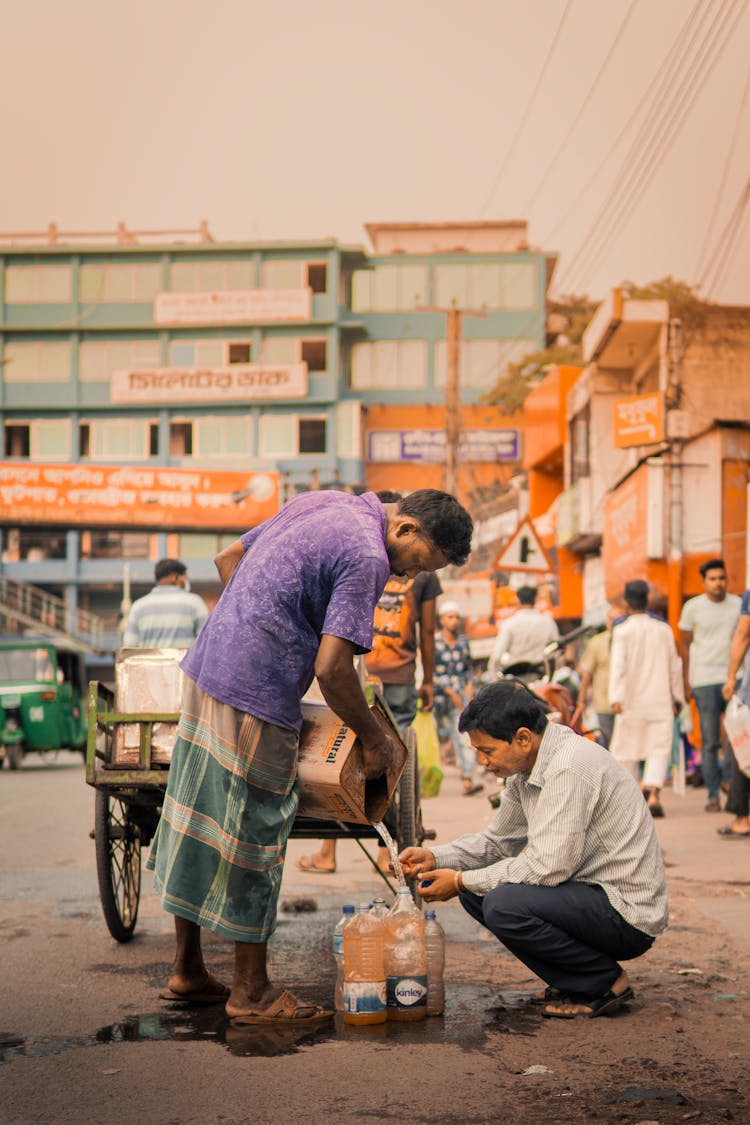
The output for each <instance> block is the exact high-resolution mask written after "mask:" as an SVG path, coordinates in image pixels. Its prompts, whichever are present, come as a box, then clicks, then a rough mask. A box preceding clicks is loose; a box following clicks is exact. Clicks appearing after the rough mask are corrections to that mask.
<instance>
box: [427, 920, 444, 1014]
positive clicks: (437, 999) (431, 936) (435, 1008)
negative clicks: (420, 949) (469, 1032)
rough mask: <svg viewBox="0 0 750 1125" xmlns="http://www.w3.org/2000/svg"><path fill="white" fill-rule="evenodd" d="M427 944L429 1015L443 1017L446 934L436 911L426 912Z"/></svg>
mask: <svg viewBox="0 0 750 1125" xmlns="http://www.w3.org/2000/svg"><path fill="white" fill-rule="evenodd" d="M424 917H425V926H424V933H425V943H426V945H427V1015H428V1016H442V1014H443V1012H444V1011H445V986H444V984H443V970H444V969H445V934H444V932H443V927H442V926H441V925H440V923H439V922H438V920H437V918H436V917H435V911H434V910H426V911H425V915H424Z"/></svg>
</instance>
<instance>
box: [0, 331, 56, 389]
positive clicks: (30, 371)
mask: <svg viewBox="0 0 750 1125" xmlns="http://www.w3.org/2000/svg"><path fill="white" fill-rule="evenodd" d="M4 360H5V362H4V364H3V369H2V370H3V378H4V380H5V382H6V383H67V382H68V380H69V379H70V372H71V349H70V343H69V342H68V341H67V340H57V341H55V342H45V343H42V342H41V341H39V342H37V343H27V342H26V341H25V340H24V341H17V340H11V341H8V342H6V344H5V354H4Z"/></svg>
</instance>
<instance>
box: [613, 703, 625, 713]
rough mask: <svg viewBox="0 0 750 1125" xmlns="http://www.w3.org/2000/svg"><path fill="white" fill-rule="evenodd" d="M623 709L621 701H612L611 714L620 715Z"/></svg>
mask: <svg viewBox="0 0 750 1125" xmlns="http://www.w3.org/2000/svg"><path fill="white" fill-rule="evenodd" d="M624 710H625V708H624V707H623V705H622V703H613V704H612V714H613V715H621V714H622V713H623V711H624Z"/></svg>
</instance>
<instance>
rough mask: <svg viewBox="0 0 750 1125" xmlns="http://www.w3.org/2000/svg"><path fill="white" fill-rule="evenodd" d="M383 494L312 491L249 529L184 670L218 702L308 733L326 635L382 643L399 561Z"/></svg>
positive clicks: (359, 648)
mask: <svg viewBox="0 0 750 1125" xmlns="http://www.w3.org/2000/svg"><path fill="white" fill-rule="evenodd" d="M385 531H386V517H385V511H384V510H383V505H382V504H381V503H380V501H379V500H378V498H377V496H376V495H375V493H374V492H367V493H365V494H364V496H351V495H349V494H347V493H345V492H334V491H324V492H307V493H304V494H303V495H301V496H297V497H296V498H295V499H294V500H291V501H290V502H289V503H288V504H286V505H285V506H284V507H283V508H282V509H281V511H280V512H279V513H278V514H277V515H275V516H274V517H273V519H270V520H267V521H266V522H265V523H263V524H261V525H260V527H256V528H253V529H252V531H248V532H246V533H245V535H243V536H242V543H243V546H244V548H245V554H244V555H243V556H242V559H241V560H240V563H239V565H238V566H237V569H236V570H235V572H234V574H233V575H232V577H231V578H230V580H229V582H228V583H227V586H226V589H225V590H224V592H223V593H222V595H221V597H220V598H219V601H218V603H217V605H216V608H215V609H214V611H213V613H212V614H211V616H210V617H209V619H208V621H207V622H206V624H205V625H204V626H203V629H202V630H201V633H200V635H199V637H198V639H197V640H196V642H195V644H194V645H193V647H192V648H191V649H190V652H189V653H188V654H187V656H186V657H185V659H184V660H183V662H182V670H183V672H185V674H186V675H187V676H189V677H190V679H191V680H195V682H196V683H197V684H198V687H199V688H201V689H202V690H203V691H205V692H206V693H207V694H208V695H211V696H213V697H214V699H218V700H220V701H221V702H222V703H229V704H230V705H231V706H232V707H236V708H237V709H238V710H240V711H246V712H247V713H248V714H251V715H255V716H257V717H258V718H259V719H263V720H264V721H265V722H268V723H274V724H275V725H276V726H280V727H286V728H287V729H291V730H299V728H300V726H301V723H302V717H301V713H300V699H301V698H302V696H303V695H304V694H305V692H306V691H307V689H308V687H309V686H310V684H311V683H312V678H313V669H314V666H315V658H316V656H317V653H318V647H319V645H320V639H321V637H322V635H323V634H324V633H327V634H329V635H331V636H334V637H341V638H342V639H343V640H346V641H350V642H351V644H352V645H353V646H354V650H355V652H357V653H363V652H369V650H370V648H371V647H372V634H373V616H374V613H375V606H376V605H377V603H378V599H379V598H380V595H381V594H382V592H383V589H384V587H385V584H386V582H387V581H388V576H389V574H390V565H389V563H388V555H387V553H386V549H385Z"/></svg>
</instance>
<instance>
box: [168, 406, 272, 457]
mask: <svg viewBox="0 0 750 1125" xmlns="http://www.w3.org/2000/svg"><path fill="white" fill-rule="evenodd" d="M252 446H253V430H252V420H251V418H250V417H249V416H248V415H242V414H232V415H224V416H208V417H203V418H193V419H187V420H186V419H181V420H176V421H173V422H171V423H170V426H169V455H170V457H196V458H201V459H203V460H211V459H216V458H232V459H233V460H234V461H236V460H237V459H238V458H240V459H242V458H247V457H250V456H251V452H252Z"/></svg>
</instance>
